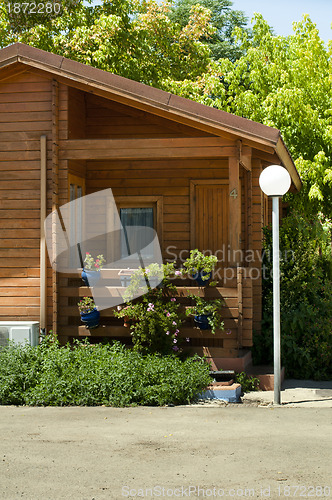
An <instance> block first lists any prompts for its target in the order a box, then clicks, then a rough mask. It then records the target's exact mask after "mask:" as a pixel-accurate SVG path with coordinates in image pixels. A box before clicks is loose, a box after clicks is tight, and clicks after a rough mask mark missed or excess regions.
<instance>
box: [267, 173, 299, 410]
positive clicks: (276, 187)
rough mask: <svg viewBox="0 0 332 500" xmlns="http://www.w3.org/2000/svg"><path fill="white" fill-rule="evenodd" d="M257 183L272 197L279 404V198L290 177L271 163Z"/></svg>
mask: <svg viewBox="0 0 332 500" xmlns="http://www.w3.org/2000/svg"><path fill="white" fill-rule="evenodd" d="M259 185H260V188H261V190H262V191H263V193H265V194H266V195H267V196H268V197H269V198H272V248H273V351H274V404H278V405H280V403H281V400H280V389H281V378H280V371H281V364H280V263H279V198H280V197H282V196H283V195H284V194H285V193H287V191H288V190H289V188H290V185H291V178H290V175H289V173H288V172H287V170H286V169H285V168H284V167H281V166H280V165H271V166H269V167H267V168H265V169H264V170H263V172H262V173H261V175H260V177H259Z"/></svg>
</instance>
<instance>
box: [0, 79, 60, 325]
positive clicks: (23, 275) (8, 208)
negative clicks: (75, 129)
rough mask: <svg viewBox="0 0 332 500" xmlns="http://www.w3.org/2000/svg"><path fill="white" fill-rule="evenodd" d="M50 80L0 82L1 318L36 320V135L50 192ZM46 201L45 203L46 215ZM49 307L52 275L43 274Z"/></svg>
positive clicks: (37, 259)
mask: <svg viewBox="0 0 332 500" xmlns="http://www.w3.org/2000/svg"><path fill="white" fill-rule="evenodd" d="M51 116H52V106H51V80H48V79H45V78H42V77H41V76H39V75H36V74H34V73H33V72H25V73H21V74H19V75H17V76H12V77H11V78H9V79H7V80H5V81H3V82H0V319H1V320H2V321H11V320H13V321H14V320H37V321H39V275H40V273H39V238H40V136H41V135H46V136H47V188H48V190H50V189H51V158H52V143H51V133H52V122H51ZM50 209H51V200H50V199H48V210H50ZM47 284H48V290H49V292H50V293H49V298H48V303H49V306H51V302H50V297H51V272H50V270H49V272H48V283H47Z"/></svg>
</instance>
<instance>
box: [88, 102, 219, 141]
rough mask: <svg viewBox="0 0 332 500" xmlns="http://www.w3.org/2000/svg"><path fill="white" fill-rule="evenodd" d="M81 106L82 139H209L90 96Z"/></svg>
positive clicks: (196, 132)
mask: <svg viewBox="0 0 332 500" xmlns="http://www.w3.org/2000/svg"><path fill="white" fill-rule="evenodd" d="M85 105H86V128H85V137H86V138H91V139H106V138H113V139H115V138H124V137H126V138H129V137H132V138H134V137H141V138H143V137H155V138H156V137H203V136H210V135H211V134H208V133H206V132H202V131H200V130H197V129H195V128H192V127H187V126H186V125H181V124H180V123H176V122H173V121H171V120H167V119H165V118H160V117H158V116H154V115H151V114H149V113H146V112H145V111H140V110H137V109H134V108H129V107H127V106H124V105H123V104H119V103H116V102H112V101H108V100H106V99H102V98H100V97H97V96H93V95H86V96H85Z"/></svg>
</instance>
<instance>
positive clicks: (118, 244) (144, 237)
mask: <svg viewBox="0 0 332 500" xmlns="http://www.w3.org/2000/svg"><path fill="white" fill-rule="evenodd" d="M115 202H116V205H117V209H118V213H119V217H120V221H121V225H122V227H123V229H124V230H123V231H121V235H120V238H119V239H117V238H116V237H114V236H113V237H112V238H110V245H109V249H110V254H112V253H113V251H114V252H115V253H113V255H115V256H116V258H114V260H118V259H127V260H128V267H130V255H133V254H135V253H137V252H138V251H140V253H141V256H142V257H143V260H151V261H152V260H153V258H154V254H155V251H154V244H153V238H154V237H155V234H156V233H157V235H158V239H159V244H160V245H161V246H162V197H160V196H120V197H116V198H115ZM110 227H111V224H110ZM142 228H147V230H146V231H145V230H142ZM152 230H154V231H152ZM112 248H113V250H112Z"/></svg>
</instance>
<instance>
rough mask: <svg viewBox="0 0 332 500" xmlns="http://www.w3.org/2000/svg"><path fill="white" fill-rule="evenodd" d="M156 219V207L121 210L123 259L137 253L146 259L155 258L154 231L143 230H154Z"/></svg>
mask: <svg viewBox="0 0 332 500" xmlns="http://www.w3.org/2000/svg"><path fill="white" fill-rule="evenodd" d="M154 218H155V217H154V207H130V208H120V221H121V224H122V227H123V231H122V232H121V258H125V257H127V256H128V255H131V254H133V253H136V252H141V255H142V257H145V258H152V257H153V243H152V241H151V235H152V231H149V230H147V231H144V229H143V228H151V229H154Z"/></svg>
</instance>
